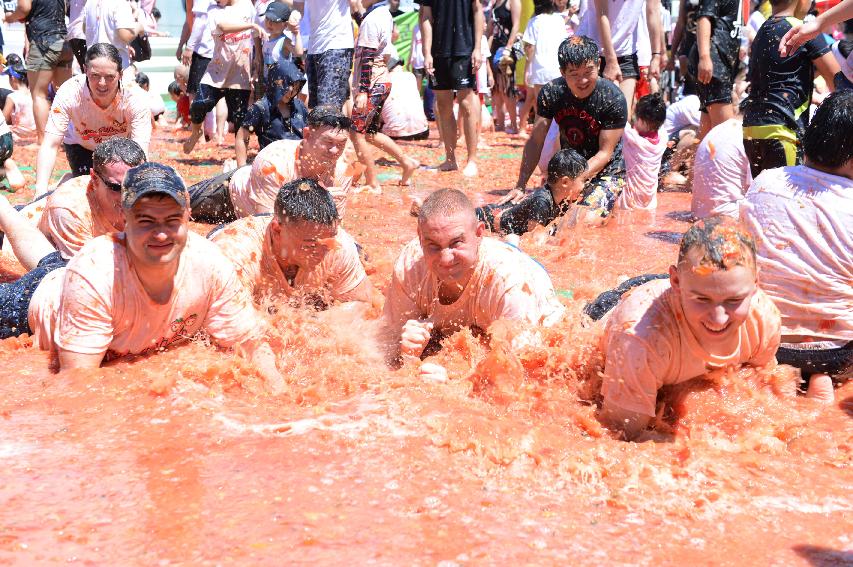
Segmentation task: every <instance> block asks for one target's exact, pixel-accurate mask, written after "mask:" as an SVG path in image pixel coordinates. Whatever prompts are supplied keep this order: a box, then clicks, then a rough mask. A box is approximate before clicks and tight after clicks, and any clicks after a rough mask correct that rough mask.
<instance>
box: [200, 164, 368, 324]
mask: <svg viewBox="0 0 853 567" xmlns="http://www.w3.org/2000/svg"><path fill="white" fill-rule="evenodd" d="M339 222H340V217H339V216H338V210H337V208H336V207H335V202H334V201H333V200H332V196H331V195H330V194H329V192H328V191H326V190H325V189H323V187H322V186H320V184H319V183H317V182H316V181H314V180H313V179H297V180H296V181H291V182H289V183H286V184H285V185H284V187H282V188H281V190H280V191H279V192H278V196H277V197H276V200H275V212H274V213H273V214H272V215H256V216H252V217H247V218H243V219H240V220H238V221H236V222H233V223H231V224H227V225H224V226H222V227H220V228H218V229H217V230H216V231H215V232H214V233H213V234H212V235H211V236H210V239H211V240H212V241H213V242H215V243H216V244H218V245H219V247H220V248H221V249H222V252H223V254H225V257H226V258H228V259H229V260H231V262H232V263H233V264H234V266H235V267H236V268H237V274H238V275H239V276H240V279H241V280H242V281H243V283H244V284H245V286H246V288H247V289H249V291H251V292H252V295H253V296H254V298H255V300H256V301H259V302H260V301H263V300H265V299H267V300H276V299H278V298H282V297H284V298H288V299H297V300H300V301H302V302H303V303H306V304H310V305H312V306H315V307H318V308H322V307H326V306H328V305H329V304H331V303H332V302H333V301H337V302H347V301H363V302H367V303H370V302H371V300H372V298H373V286H372V285H371V284H370V280H369V279H368V278H367V274H366V273H365V271H364V267H363V266H362V265H361V259H360V257H359V252H358V248H357V246H356V244H355V240H353V238H352V237H351V236H350V235H349V234H347V232H346V231H345V230H344V229H342V228H340V227H339V226H338V224H339Z"/></svg>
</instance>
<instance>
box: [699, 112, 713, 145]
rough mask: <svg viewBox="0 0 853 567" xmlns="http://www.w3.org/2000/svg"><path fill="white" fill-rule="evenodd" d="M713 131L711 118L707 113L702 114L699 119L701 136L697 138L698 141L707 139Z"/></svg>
mask: <svg viewBox="0 0 853 567" xmlns="http://www.w3.org/2000/svg"><path fill="white" fill-rule="evenodd" d="M710 131H711V117H710V116H709V115H708V113H707V112H703V113H701V114H700V118H699V134H698V135H697V136H696V139H697V140H699V141H700V142H701V141H702V140H703V139H704V138H705V136H706V135H707V134H708V132H710Z"/></svg>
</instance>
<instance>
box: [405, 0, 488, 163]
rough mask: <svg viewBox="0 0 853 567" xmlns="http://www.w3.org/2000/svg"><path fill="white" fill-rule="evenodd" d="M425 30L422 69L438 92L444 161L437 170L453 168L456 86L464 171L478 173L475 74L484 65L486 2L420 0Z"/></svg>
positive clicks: (422, 30) (423, 29)
mask: <svg viewBox="0 0 853 567" xmlns="http://www.w3.org/2000/svg"><path fill="white" fill-rule="evenodd" d="M420 24H421V35H422V37H423V50H424V70H425V71H426V73H427V75H429V81H430V86H431V87H432V90H433V91H435V101H436V111H437V115H438V116H437V117H438V126H439V133H440V134H441V138H442V141H443V142H444V152H445V161H444V163H442V164H441V165H440V166H438V169H439V170H440V171H453V170H456V169H458V165H457V163H456V119H455V118H454V117H453V91H457V97H458V99H459V112H460V114H461V115H462V127H463V129H464V131H465V147H466V149H467V150H468V162H467V164H466V165H465V168H464V169H463V170H462V173H463V174H464V175H465V176H468V177H474V176H476V175H477V164H476V161H475V160H476V158H477V141H478V140H479V137H480V131H479V128H480V99H479V97H478V96H477V93H476V90H475V88H476V86H477V81H476V80H475V78H474V77H475V74H476V73H477V69H479V68H480V65H481V64H483V61H482V57H481V55H480V41H481V40H482V37H483V27H484V26H483V6H482V5H481V4H480V0H421V14H420Z"/></svg>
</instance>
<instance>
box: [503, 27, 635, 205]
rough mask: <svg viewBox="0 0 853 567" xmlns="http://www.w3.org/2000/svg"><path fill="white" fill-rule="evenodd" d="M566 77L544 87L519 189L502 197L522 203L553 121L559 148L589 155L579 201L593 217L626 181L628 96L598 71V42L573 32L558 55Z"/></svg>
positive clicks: (520, 176) (608, 202) (527, 144)
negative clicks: (623, 141)
mask: <svg viewBox="0 0 853 567" xmlns="http://www.w3.org/2000/svg"><path fill="white" fill-rule="evenodd" d="M557 57H558V59H559V63H560V73H561V75H562V77H560V78H558V79H554V80H553V81H551V82H550V83H548V84H547V85H545V86H544V87H542V90H541V91H540V92H539V98H538V100H537V118H536V122H535V124H534V125H533V131H532V132H531V134H530V138H529V139H528V140H527V143H526V144H524V153H523V154H522V158H521V169H520V171H519V173H518V182H517V183H516V187H515V189H514V190H513V191H512V192H510V194H509V195H508V196H507V197H506V198H504V199H503V201H502V202H507V201H510V200H512V201H514V202H518V201H520V200H521V198H522V197H523V196H524V189H525V187H526V186H527V181H528V179H530V175H531V174H532V173H533V170H534V169H535V168H536V165H537V163H538V162H539V158H540V156H541V154H542V147H543V145H544V143H545V138H546V136H547V135H548V129H549V128H550V127H551V122H552V121H556V123H557V126H558V127H559V130H560V147H561V148H562V149H569V148H570V149H573V150H575V151H576V152H578V153H579V154H580V155H581V156H583V157H584V159H586V160H587V163H588V167H587V172H586V179H587V183H586V187H585V188H584V192H583V194H582V197H581V201H580V203H579V204H581V205H585V206H587V207H589V208H590V209H591V220H596V219H597V220H599V221H600V219H602V218H606V217H608V216H609V215H610V212H611V211H612V210H613V206H614V205H615V204H616V198H617V197H618V196H619V193H620V192H621V190H622V187H623V186H624V184H625V182H624V176H625V164H624V162H623V160H622V144H621V139H622V131H623V130H624V128H625V124H626V123H627V121H628V107H627V103H626V102H625V95H623V94H622V91H620V90H619V87H618V86H616V85H615V84H614V83H613V82H611V81H609V80H608V79H604V78H599V76H598V66H599V58H598V45H596V43H595V42H594V41H593V40H591V39H590V38H588V37H586V36H573V37H570V38H569V39H567V40H565V41H564V42H563V43H562V44H561V45H560V50H559V52H558V55H557Z"/></svg>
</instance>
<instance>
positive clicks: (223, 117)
mask: <svg viewBox="0 0 853 567" xmlns="http://www.w3.org/2000/svg"><path fill="white" fill-rule="evenodd" d="M227 120H228V104H227V103H226V102H225V97H222V98H220V99H219V101H218V102H217V103H216V143H217V144H219V145H222V144H224V143H225V135H226V134H228V122H227Z"/></svg>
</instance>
